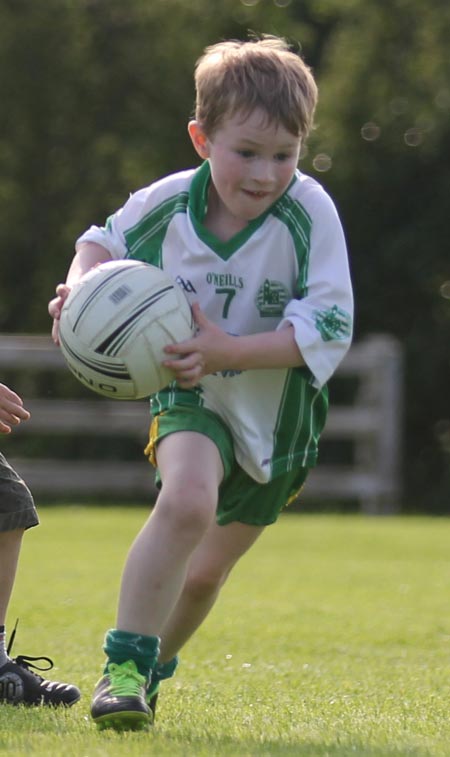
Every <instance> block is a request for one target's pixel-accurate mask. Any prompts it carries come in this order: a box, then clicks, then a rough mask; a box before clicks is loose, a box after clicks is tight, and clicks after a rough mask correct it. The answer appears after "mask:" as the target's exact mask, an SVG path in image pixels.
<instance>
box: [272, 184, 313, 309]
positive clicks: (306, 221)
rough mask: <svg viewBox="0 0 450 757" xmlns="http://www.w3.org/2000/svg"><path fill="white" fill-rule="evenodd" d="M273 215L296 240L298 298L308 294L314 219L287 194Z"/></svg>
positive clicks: (276, 205)
mask: <svg viewBox="0 0 450 757" xmlns="http://www.w3.org/2000/svg"><path fill="white" fill-rule="evenodd" d="M272 214H273V215H274V216H275V217H276V218H278V219H279V220H280V221H281V222H282V223H284V224H285V225H286V226H287V228H288V229H289V232H290V234H291V236H292V239H293V240H294V246H295V252H296V255H297V261H298V270H299V275H298V281H297V290H298V291H297V293H296V294H297V296H298V297H304V296H305V295H306V294H307V283H306V282H307V280H308V265H309V252H310V247H311V227H312V219H311V216H310V215H309V213H307V211H306V210H305V208H304V207H303V205H301V204H300V203H299V202H297V201H296V200H294V199H293V198H292V197H290V196H289V194H288V193H287V192H286V193H285V194H284V195H282V197H280V199H279V200H278V202H276V203H275V205H274V206H273V208H272Z"/></svg>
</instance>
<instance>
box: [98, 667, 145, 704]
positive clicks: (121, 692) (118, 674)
mask: <svg viewBox="0 0 450 757" xmlns="http://www.w3.org/2000/svg"><path fill="white" fill-rule="evenodd" d="M107 674H108V675H109V678H110V682H111V683H110V693H111V694H114V695H115V696H119V697H120V696H139V695H142V687H143V686H144V685H145V677H144V676H142V675H141V674H140V673H139V672H138V671H137V670H136V665H135V663H134V662H133V661H132V660H128V662H123V663H122V664H121V665H118V664H117V663H115V662H110V663H109V665H108V673H107Z"/></svg>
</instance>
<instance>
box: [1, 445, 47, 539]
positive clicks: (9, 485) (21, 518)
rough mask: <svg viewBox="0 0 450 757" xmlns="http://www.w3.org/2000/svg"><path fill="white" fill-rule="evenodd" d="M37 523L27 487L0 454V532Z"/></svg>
mask: <svg viewBox="0 0 450 757" xmlns="http://www.w3.org/2000/svg"><path fill="white" fill-rule="evenodd" d="M38 523H39V518H38V514H37V512H36V508H35V505H34V501H33V497H32V495H31V492H30V490H29V488H28V486H27V485H26V484H25V482H24V481H23V480H22V479H21V478H20V476H19V475H18V474H17V473H16V471H15V470H14V468H12V467H11V465H10V464H9V463H8V461H7V460H6V459H5V458H4V457H3V455H2V454H1V453H0V531H15V530H16V529H19V528H20V529H22V528H24V529H25V528H31V527H32V526H37V525H38Z"/></svg>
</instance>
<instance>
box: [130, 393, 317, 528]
mask: <svg viewBox="0 0 450 757" xmlns="http://www.w3.org/2000/svg"><path fill="white" fill-rule="evenodd" d="M177 431H196V432H198V433H201V434H205V436H208V437H209V438H210V439H211V440H212V441H213V442H214V443H215V444H216V446H217V448H218V450H219V453H220V457H221V459H222V463H223V469H224V477H223V481H222V483H221V485H220V488H219V502H218V506H217V513H216V520H217V523H218V524H219V525H221V526H224V525H226V524H227V523H232V522H233V521H239V522H241V523H247V524H248V525H252V526H268V525H270V524H271V523H275V521H276V520H277V518H278V516H279V514H280V512H281V510H282V509H283V508H284V507H286V505H288V504H289V503H290V502H291V501H292V500H294V499H295V498H296V497H297V495H298V493H299V491H300V489H301V488H302V486H303V484H304V483H305V481H306V477H307V475H308V472H309V469H308V468H297V469H296V470H295V471H289V473H285V474H282V475H280V476H277V478H274V479H273V480H272V481H269V482H268V483H267V484H260V483H258V482H257V481H255V480H254V479H252V478H251V477H250V476H249V475H248V474H247V473H245V471H244V470H243V469H242V468H241V467H240V466H239V465H238V463H237V462H236V460H235V458H234V450H233V439H232V436H231V434H230V431H229V430H228V428H227V426H226V425H225V423H224V422H223V421H222V420H221V418H219V416H218V415H216V414H215V413H213V412H212V411H211V410H207V409H206V408H202V407H195V408H191V407H187V406H186V407H185V406H179V405H178V406H177V405H174V406H173V407H171V408H170V409H169V410H167V411H165V412H163V413H160V414H159V415H156V416H155V417H154V419H153V422H152V424H151V426H150V437H149V443H148V445H147V447H146V449H145V454H146V455H147V456H148V458H149V460H150V462H151V463H152V464H153V465H154V466H155V467H156V455H155V450H156V447H157V445H158V442H159V441H160V440H161V439H163V438H164V437H165V436H168V435H169V434H173V433H175V432H177ZM156 484H157V486H158V487H159V486H160V485H161V479H160V476H159V472H158V469H157V467H156Z"/></svg>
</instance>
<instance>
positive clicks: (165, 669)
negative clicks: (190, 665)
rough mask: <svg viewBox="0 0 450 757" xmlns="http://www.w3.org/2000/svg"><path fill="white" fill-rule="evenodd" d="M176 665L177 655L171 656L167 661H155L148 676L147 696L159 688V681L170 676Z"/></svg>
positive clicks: (150, 695)
mask: <svg viewBox="0 0 450 757" xmlns="http://www.w3.org/2000/svg"><path fill="white" fill-rule="evenodd" d="M177 666H178V657H177V656H176V657H172V659H171V660H168V661H167V662H157V663H156V665H155V666H154V667H153V668H152V674H151V678H150V685H149V687H148V692H147V696H148V697H152V696H153V695H154V694H156V692H157V691H158V689H159V682H160V681H165V680H166V678H172V676H173V675H174V673H175V670H176V669H177Z"/></svg>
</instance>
